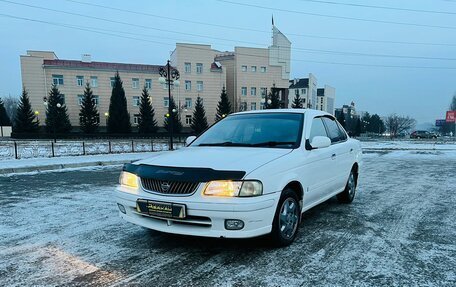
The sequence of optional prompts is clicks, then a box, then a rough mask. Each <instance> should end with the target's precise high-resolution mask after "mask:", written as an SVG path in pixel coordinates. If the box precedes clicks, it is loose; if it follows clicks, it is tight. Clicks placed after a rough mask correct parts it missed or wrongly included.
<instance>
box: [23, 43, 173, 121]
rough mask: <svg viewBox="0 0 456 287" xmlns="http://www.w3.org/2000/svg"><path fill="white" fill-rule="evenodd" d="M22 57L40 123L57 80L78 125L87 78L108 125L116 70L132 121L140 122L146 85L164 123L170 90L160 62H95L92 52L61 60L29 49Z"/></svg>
mask: <svg viewBox="0 0 456 287" xmlns="http://www.w3.org/2000/svg"><path fill="white" fill-rule="evenodd" d="M20 60H21V73H22V84H23V86H24V87H25V89H26V90H27V92H28V94H29V97H30V102H31V105H32V109H33V110H34V111H36V112H37V114H38V117H39V120H40V124H41V125H44V122H45V121H44V120H45V114H46V106H45V105H44V103H45V102H46V97H47V96H48V93H49V90H50V88H51V86H52V84H55V85H56V86H57V87H58V89H59V91H60V93H61V94H62V95H63V98H64V104H65V105H66V107H67V108H68V113H69V117H70V121H71V124H72V125H73V126H79V111H80V105H81V100H82V96H83V94H84V87H85V85H86V83H87V82H88V83H89V84H90V86H91V88H92V90H93V94H94V96H95V98H96V104H97V108H98V112H99V113H100V125H101V126H105V125H106V122H107V116H109V115H108V114H107V113H108V110H109V102H110V97H111V92H112V83H113V79H114V75H115V73H116V71H118V72H119V75H120V77H121V79H122V81H123V87H124V89H125V96H126V98H127V107H128V111H129V113H130V121H131V123H132V124H133V125H135V124H137V123H138V116H139V103H140V97H141V92H142V89H143V87H144V86H146V87H147V89H148V90H149V94H150V97H151V100H152V105H153V107H154V109H155V115H156V120H157V122H158V124H159V125H163V120H164V115H165V114H166V113H167V102H168V100H167V98H168V91H167V89H166V87H164V86H163V85H160V84H159V82H158V78H159V74H158V70H159V68H160V66H158V65H142V64H141V65H140V64H123V63H108V62H93V61H91V59H90V56H89V55H84V56H83V58H82V60H81V61H76V60H61V59H59V58H58V57H57V56H56V55H55V53H54V52H50V51H48V52H47V51H27V54H26V55H22V56H21V57H20ZM173 92H174V91H173Z"/></svg>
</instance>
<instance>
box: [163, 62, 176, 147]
mask: <svg viewBox="0 0 456 287" xmlns="http://www.w3.org/2000/svg"><path fill="white" fill-rule="evenodd" d="M158 73H159V74H160V78H159V79H158V81H159V82H160V83H161V84H166V85H167V86H168V115H169V117H168V121H169V122H168V124H169V150H173V149H174V147H173V126H174V123H173V120H174V118H173V113H175V112H176V110H175V109H172V108H171V86H173V85H174V86H176V87H177V86H179V77H180V75H179V71H178V70H177V69H175V68H173V67H171V65H170V61H169V60H168V61H167V62H166V66H165V67H160V69H159V71H158Z"/></svg>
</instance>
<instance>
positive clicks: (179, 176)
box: [123, 163, 245, 182]
mask: <svg viewBox="0 0 456 287" xmlns="http://www.w3.org/2000/svg"><path fill="white" fill-rule="evenodd" d="M123 170H124V171H128V172H130V173H134V174H136V175H137V176H139V177H141V178H150V179H159V180H167V181H184V182H208V181H211V180H240V179H242V178H243V177H244V176H245V171H232V170H214V169H212V168H202V167H173V166H157V165H144V164H141V165H136V164H131V163H126V164H124V166H123Z"/></svg>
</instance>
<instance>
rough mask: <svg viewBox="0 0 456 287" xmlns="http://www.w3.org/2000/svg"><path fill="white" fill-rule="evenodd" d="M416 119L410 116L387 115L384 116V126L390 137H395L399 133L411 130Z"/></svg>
mask: <svg viewBox="0 0 456 287" xmlns="http://www.w3.org/2000/svg"><path fill="white" fill-rule="evenodd" d="M415 124H416V120H415V119H412V118H410V117H408V116H407V117H403V116H398V115H396V114H392V115H389V116H388V117H387V118H386V122H385V125H386V128H387V129H388V131H389V133H390V137H391V138H394V137H397V136H398V135H399V134H401V133H403V132H406V131H409V130H411V129H412V128H413V127H415Z"/></svg>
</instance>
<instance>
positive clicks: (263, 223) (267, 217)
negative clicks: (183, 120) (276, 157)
mask: <svg viewBox="0 0 456 287" xmlns="http://www.w3.org/2000/svg"><path fill="white" fill-rule="evenodd" d="M200 189H201V188H198V190H197V191H196V192H195V193H194V194H193V195H191V196H185V197H184V196H165V195H159V194H152V193H148V192H144V191H142V190H129V189H128V188H125V187H122V186H119V187H117V190H116V201H117V203H118V204H121V205H123V206H124V207H125V213H122V212H120V211H119V214H120V216H121V217H122V218H123V219H125V220H126V221H128V222H131V223H133V224H137V225H140V226H143V227H146V228H149V229H153V230H158V231H162V232H167V233H175V234H183V235H195V236H204V237H226V238H249V237H256V236H260V235H264V234H268V233H270V232H271V230H272V221H273V218H274V214H275V211H276V206H277V203H278V200H279V197H280V193H279V192H276V193H271V194H266V195H262V196H258V197H249V198H215V197H203V196H201V190H200ZM140 198H141V199H148V200H156V201H164V202H173V203H180V204H185V205H186V206H187V217H186V219H182V220H178V219H164V218H158V217H150V216H147V215H143V214H140V213H138V212H137V211H136V200H137V199H140ZM225 219H238V220H242V221H243V222H244V228H242V229H241V230H227V229H225Z"/></svg>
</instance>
